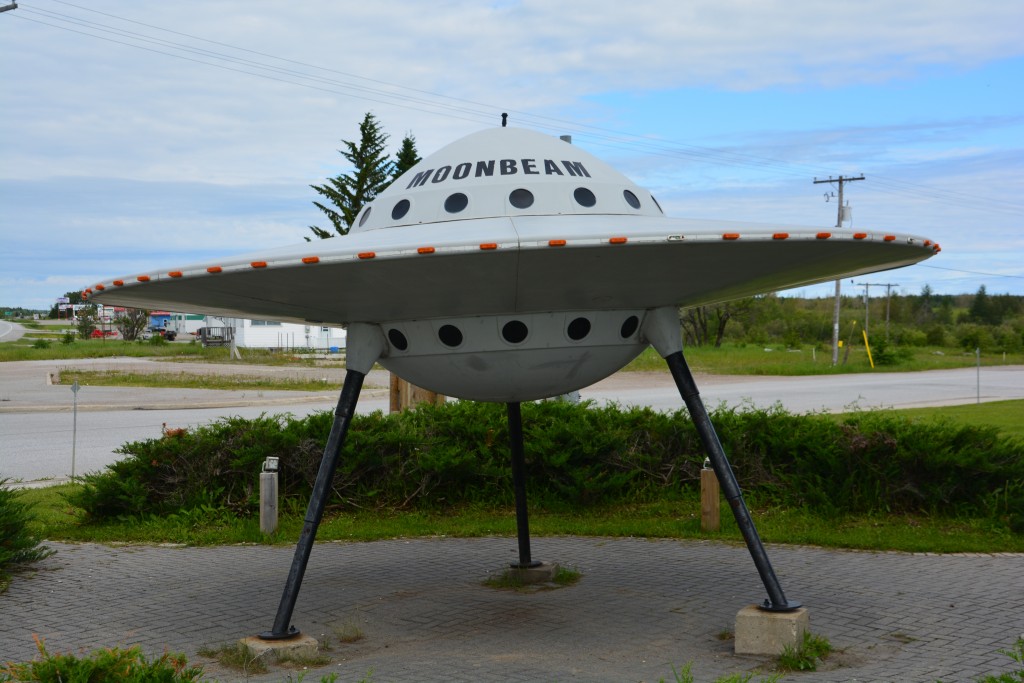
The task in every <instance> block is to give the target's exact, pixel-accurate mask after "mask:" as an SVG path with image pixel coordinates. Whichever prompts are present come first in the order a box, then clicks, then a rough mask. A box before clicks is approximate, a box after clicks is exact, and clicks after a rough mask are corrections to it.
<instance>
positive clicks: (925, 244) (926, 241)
mask: <svg viewBox="0 0 1024 683" xmlns="http://www.w3.org/2000/svg"><path fill="white" fill-rule="evenodd" d="M924 246H926V247H930V246H932V241H931V240H925V241H924Z"/></svg>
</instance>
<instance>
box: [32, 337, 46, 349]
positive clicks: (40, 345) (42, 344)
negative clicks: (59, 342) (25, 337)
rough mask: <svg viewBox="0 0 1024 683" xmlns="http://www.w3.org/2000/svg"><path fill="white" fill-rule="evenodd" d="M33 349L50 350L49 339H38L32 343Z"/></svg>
mask: <svg viewBox="0 0 1024 683" xmlns="http://www.w3.org/2000/svg"><path fill="white" fill-rule="evenodd" d="M32 348H33V349H48V348H50V340H49V339H36V340H35V341H34V342H32Z"/></svg>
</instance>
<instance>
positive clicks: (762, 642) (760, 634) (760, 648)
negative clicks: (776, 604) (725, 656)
mask: <svg viewBox="0 0 1024 683" xmlns="http://www.w3.org/2000/svg"><path fill="white" fill-rule="evenodd" d="M810 625H811V617H810V614H809V613H808V611H807V609H806V608H804V607H800V608H798V609H795V610H793V611H792V612H768V611H766V610H763V609H761V608H760V607H758V606H757V605H749V606H747V607H744V608H743V609H741V610H740V611H739V613H737V614H736V630H735V632H734V640H733V643H734V646H735V649H736V654H738V655H773V656H774V655H779V654H782V651H783V650H784V649H785V648H786V646H787V645H788V646H790V647H798V646H799V645H800V642H801V641H802V640H803V637H804V631H807V630H809V629H810Z"/></svg>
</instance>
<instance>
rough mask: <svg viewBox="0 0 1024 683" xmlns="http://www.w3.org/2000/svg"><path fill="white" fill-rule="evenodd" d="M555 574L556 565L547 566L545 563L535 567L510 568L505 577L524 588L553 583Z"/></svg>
mask: <svg viewBox="0 0 1024 683" xmlns="http://www.w3.org/2000/svg"><path fill="white" fill-rule="evenodd" d="M557 573H558V565H557V564H548V563H547V562H545V563H543V564H540V565H537V566H536V567H526V568H519V567H510V568H509V569H508V570H506V572H505V575H506V576H508V577H510V578H513V579H515V580H516V581H518V582H520V583H522V584H523V585H524V586H528V585H531V584H535V583H548V582H549V581H554V580H555V574H557Z"/></svg>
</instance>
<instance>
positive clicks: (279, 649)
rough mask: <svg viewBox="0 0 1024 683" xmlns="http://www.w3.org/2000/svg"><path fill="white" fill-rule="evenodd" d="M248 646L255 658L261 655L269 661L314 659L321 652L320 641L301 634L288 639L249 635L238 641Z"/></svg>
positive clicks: (245, 646) (243, 645)
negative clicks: (264, 638) (271, 638)
mask: <svg viewBox="0 0 1024 683" xmlns="http://www.w3.org/2000/svg"><path fill="white" fill-rule="evenodd" d="M238 643H239V645H241V646H242V647H244V648H246V649H247V650H248V651H249V653H250V654H251V655H252V656H253V658H256V657H261V658H263V659H264V661H267V662H278V661H282V660H307V661H308V660H312V659H315V658H316V657H317V656H318V655H319V654H320V650H319V645H320V644H319V643H318V642H317V640H316V638H314V637H312V636H306V635H302V634H299V635H298V636H296V637H294V638H288V639H287V640H263V639H262V638H260V637H259V636H249V637H248V638H242V639H241V640H240V641H238Z"/></svg>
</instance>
